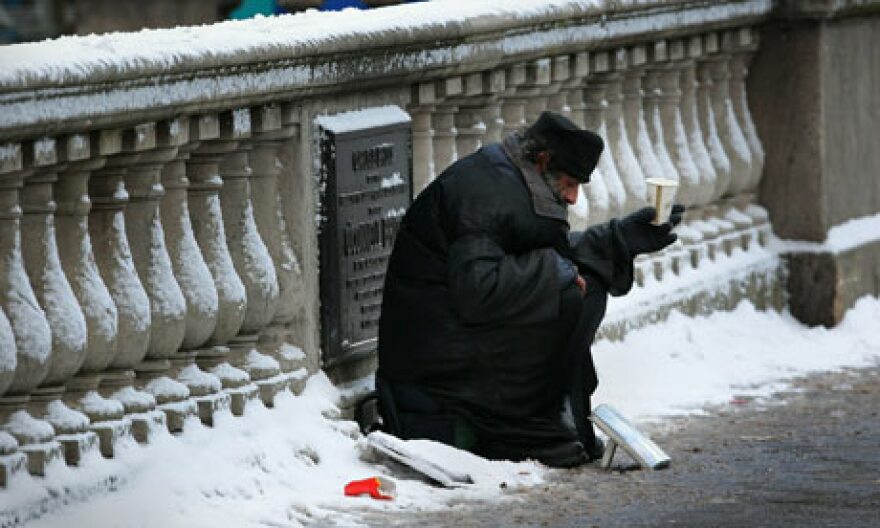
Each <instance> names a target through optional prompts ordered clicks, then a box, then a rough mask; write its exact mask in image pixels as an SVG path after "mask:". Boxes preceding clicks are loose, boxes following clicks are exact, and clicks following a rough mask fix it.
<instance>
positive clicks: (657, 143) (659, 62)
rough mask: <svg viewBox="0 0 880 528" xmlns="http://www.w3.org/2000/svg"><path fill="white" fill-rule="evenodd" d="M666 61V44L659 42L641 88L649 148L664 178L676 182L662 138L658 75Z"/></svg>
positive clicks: (670, 159)
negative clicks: (649, 140) (649, 141)
mask: <svg viewBox="0 0 880 528" xmlns="http://www.w3.org/2000/svg"><path fill="white" fill-rule="evenodd" d="M666 61H667V54H666V44H665V43H664V42H663V41H661V42H657V43H655V44H654V47H653V61H652V63H651V65H649V66H648V68H647V69H646V70H645V77H644V80H643V86H644V91H645V99H644V103H645V118H646V119H647V122H648V135H649V136H650V138H651V146H652V147H653V148H654V154H655V155H656V156H657V160H658V161H659V163H660V168H661V170H662V173H663V177H664V178H668V179H670V180H675V181H678V170H676V168H675V165H674V164H673V163H672V158H671V157H670V155H669V151H668V150H667V149H666V144H667V143H666V138H665V136H664V134H665V132H666V131H665V130H664V129H663V118H662V115H661V112H660V104H661V99H662V98H663V90H662V89H661V86H660V73H661V71H662V69H663V68H664V67H665V63H666Z"/></svg>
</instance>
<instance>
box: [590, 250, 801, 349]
mask: <svg viewBox="0 0 880 528" xmlns="http://www.w3.org/2000/svg"><path fill="white" fill-rule="evenodd" d="M734 255H739V256H740V258H735V259H734V258H730V257H722V258H721V259H719V260H718V261H714V262H706V263H704V265H705V266H706V269H705V270H700V271H699V273H697V272H695V271H692V270H691V271H689V272H688V273H687V274H685V275H682V276H676V277H672V278H669V279H667V280H665V281H663V282H652V283H649V284H648V285H647V286H646V287H643V288H638V289H636V290H634V291H633V292H631V293H630V294H629V295H627V296H624V297H618V298H612V299H611V300H610V301H609V307H608V313H607V315H606V317H605V320H604V321H603V323H602V326H601V327H600V328H599V333H598V334H597V336H596V339H597V340H598V339H609V340H612V341H617V340H621V339H623V338H624V337H625V336H626V333H627V332H629V331H631V330H636V329H638V328H642V327H644V326H647V325H649V324H653V323H657V322H661V321H664V320H666V319H667V318H668V317H669V314H670V313H671V312H672V311H673V310H678V311H680V312H682V313H684V314H686V315H707V314H709V313H711V312H713V311H716V310H732V309H733V308H735V307H736V305H737V304H739V302H740V301H742V300H749V301H751V302H752V303H753V304H755V306H756V307H757V308H758V309H767V308H774V309H776V310H781V309H783V307H784V306H785V295H784V285H785V275H786V270H785V266H784V262H782V261H781V259H780V258H779V257H778V256H777V255H776V254H775V253H773V252H771V251H767V250H765V249H763V248H762V249H756V250H754V251H750V252H749V253H748V254H743V253H740V252H737V253H734Z"/></svg>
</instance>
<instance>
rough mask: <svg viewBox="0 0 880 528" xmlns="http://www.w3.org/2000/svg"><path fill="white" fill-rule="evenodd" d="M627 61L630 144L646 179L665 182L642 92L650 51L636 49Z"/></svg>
mask: <svg viewBox="0 0 880 528" xmlns="http://www.w3.org/2000/svg"><path fill="white" fill-rule="evenodd" d="M626 58H627V65H626V71H625V72H624V76H623V111H624V116H625V121H626V132H627V134H628V135H629V143H630V145H632V146H633V149H634V151H635V155H636V158H637V159H638V161H639V167H641V169H642V174H643V175H644V176H645V178H646V179H647V178H662V177H663V166H662V165H661V164H660V160H659V159H658V158H657V154H656V153H655V152H654V145H653V142H652V141H651V136H650V134H649V133H648V124H649V116H648V115H647V113H646V112H645V107H646V106H647V105H646V104H645V101H644V98H645V93H644V91H643V90H642V79H643V77H644V76H645V65H646V64H647V62H648V51H647V48H646V47H645V46H642V45H636V46H633V47H632V48H631V49H630V50H629V51H628V53H627V57H626ZM651 118H653V117H652V116H651Z"/></svg>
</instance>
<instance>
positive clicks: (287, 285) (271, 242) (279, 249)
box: [251, 106, 305, 387]
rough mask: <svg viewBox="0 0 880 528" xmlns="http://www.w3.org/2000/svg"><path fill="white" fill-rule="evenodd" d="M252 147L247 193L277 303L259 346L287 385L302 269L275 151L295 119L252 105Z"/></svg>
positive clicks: (292, 372)
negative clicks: (270, 266)
mask: <svg viewBox="0 0 880 528" xmlns="http://www.w3.org/2000/svg"><path fill="white" fill-rule="evenodd" d="M253 115H254V123H253V124H254V148H253V150H252V151H251V154H252V157H251V159H252V161H251V166H252V168H253V181H252V184H251V194H252V198H253V203H254V205H255V206H254V220H255V221H256V224H257V229H258V231H259V233H260V236H261V238H262V239H263V240H264V241H265V243H266V247H267V249H268V251H269V255H270V256H271V257H272V262H273V263H274V265H275V270H276V274H277V277H278V308H277V310H275V315H274V317H273V318H272V321H271V322H270V323H269V325H268V326H266V327H265V328H263V329H262V331H261V332H260V338H259V341H258V345H259V350H260V351H261V352H263V353H265V354H266V355H268V356H270V357H272V358H274V359H275V360H276V361H278V363H279V365H280V367H281V371H282V373H283V376H284V377H285V379H286V380H287V381H286V383H287V386H289V387H290V386H291V385H294V384H296V383H299V382H300V379H301V376H300V374H301V371H300V369H302V368H303V367H304V366H305V364H304V360H305V356H304V355H303V353H302V350H301V349H300V348H299V347H297V346H296V345H295V344H294V343H293V341H292V340H293V339H295V338H296V336H292V335H291V332H290V330H291V328H290V327H291V324H292V323H293V322H294V320H295V319H296V318H297V316H298V315H299V312H300V311H301V310H302V299H301V295H302V291H301V290H302V269H301V268H300V264H299V261H298V259H297V257H296V254H295V253H294V251H293V244H292V242H291V240H290V234H289V233H288V230H287V219H286V218H285V213H284V203H283V200H282V194H281V192H280V187H279V184H278V179H279V178H280V177H282V175H284V176H287V177H293V176H294V175H293V174H290V171H289V167H285V166H284V164H283V163H282V162H281V151H282V150H283V149H285V148H290V145H291V143H292V140H293V139H294V138H297V137H299V125H298V124H288V125H286V126H285V125H283V124H282V112H281V108H280V107H277V106H267V107H263V108H258V109H255V110H254V112H253Z"/></svg>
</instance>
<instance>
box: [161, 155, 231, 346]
mask: <svg viewBox="0 0 880 528" xmlns="http://www.w3.org/2000/svg"><path fill="white" fill-rule="evenodd" d="M197 146H198V145H197V144H190V145H187V147H186V148H181V149H180V152H178V157H177V159H175V160H172V161H170V162H168V163H167V164H166V165H165V166H164V167H163V168H162V185H163V187H164V188H165V197H164V198H162V201H161V203H160V205H159V211H160V214H161V218H162V225H163V226H164V228H165V245H166V247H167V248H168V255H169V256H170V258H171V267H172V269H173V270H174V276H175V277H176V278H177V283H178V285H179V286H180V290H181V293H182V294H183V298H184V301H185V303H186V319H185V324H184V333H183V342H182V343H181V345H180V348H181V349H183V350H193V349H196V348H198V347H200V346H202V345H204V344H205V342H207V341H208V339H209V338H210V337H211V334H213V333H214V329H215V327H216V325H217V310H218V300H217V289H216V288H215V287H214V279H213V278H212V277H211V270H210V269H209V268H208V265H207V264H206V263H205V259H204V258H203V257H202V253H201V251H199V246H198V243H197V242H196V237H195V233H194V232H193V228H192V223H191V220H190V206H189V200H187V189H188V188H189V179H188V178H187V175H186V160H187V159H189V155H190V152H189V151H191V149H193V148H196V147H197Z"/></svg>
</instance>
